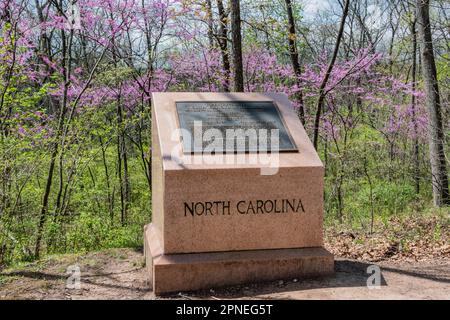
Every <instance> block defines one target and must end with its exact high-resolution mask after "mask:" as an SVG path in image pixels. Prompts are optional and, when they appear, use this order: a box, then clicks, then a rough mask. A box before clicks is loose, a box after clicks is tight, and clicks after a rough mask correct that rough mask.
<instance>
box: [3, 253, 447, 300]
mask: <svg viewBox="0 0 450 320" xmlns="http://www.w3.org/2000/svg"><path fill="white" fill-rule="evenodd" d="M369 265H370V264H369V263H364V262H361V261H355V260H348V259H337V260H336V264H335V269H336V273H335V275H334V276H330V277H326V278H321V279H307V280H300V279H285V280H283V281H281V280H280V281H274V282H273V281H272V282H269V283H263V284H252V285H246V286H234V287H229V288H224V289H218V290H207V291H202V292H195V293H180V294H176V295H172V296H169V297H164V299H450V258H442V259H436V260H434V261H432V262H430V261H427V262H413V263H406V262H383V263H379V264H378V265H379V266H380V267H381V274H382V276H381V286H380V289H368V288H367V286H366V282H367V278H368V276H369V274H367V273H366V272H367V267H368V266H369ZM69 266H78V267H79V268H80V272H81V289H67V288H66V281H67V277H68V274H66V271H67V268H68V267H69ZM0 299H156V297H155V296H154V295H153V293H152V292H151V291H150V290H149V289H148V286H147V275H146V273H145V269H144V267H143V256H142V252H140V251H139V250H133V249H113V250H106V251H101V252H95V253H88V254H86V255H63V256H56V257H50V258H48V259H46V260H44V261H40V262H37V263H32V264H28V265H25V266H21V267H20V268H15V269H9V270H3V271H2V272H0ZM158 299H161V298H158Z"/></svg>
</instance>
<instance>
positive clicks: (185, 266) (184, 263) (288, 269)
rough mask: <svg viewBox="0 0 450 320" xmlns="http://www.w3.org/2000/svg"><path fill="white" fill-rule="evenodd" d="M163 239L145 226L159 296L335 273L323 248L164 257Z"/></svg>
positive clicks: (151, 272)
mask: <svg viewBox="0 0 450 320" xmlns="http://www.w3.org/2000/svg"><path fill="white" fill-rule="evenodd" d="M159 239H160V235H159V233H158V230H157V229H156V228H155V227H154V226H152V225H151V224H150V225H148V226H146V227H145V231H144V254H145V262H146V266H147V270H148V272H149V276H150V282H151V286H152V288H153V292H154V293H155V294H163V293H170V292H179V291H191V290H199V289H210V288H214V287H223V286H228V285H237V284H244V283H251V282H260V281H268V280H276V279H292V278H302V277H311V276H324V275H330V274H332V273H333V272H334V257H333V255H332V254H331V253H330V252H328V251H327V250H325V249H324V248H322V247H318V248H300V249H269V250H248V251H226V252H208V253H182V254H164V253H163V250H162V247H161V245H160V240H159Z"/></svg>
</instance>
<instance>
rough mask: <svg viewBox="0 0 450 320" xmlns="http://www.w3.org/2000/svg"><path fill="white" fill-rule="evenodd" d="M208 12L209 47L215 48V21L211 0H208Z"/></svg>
mask: <svg viewBox="0 0 450 320" xmlns="http://www.w3.org/2000/svg"><path fill="white" fill-rule="evenodd" d="M206 12H207V15H208V17H207V19H208V21H207V22H208V42H209V48H210V49H214V38H213V37H214V23H213V12H212V4H211V0H206Z"/></svg>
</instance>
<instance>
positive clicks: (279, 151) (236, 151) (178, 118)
mask: <svg viewBox="0 0 450 320" xmlns="http://www.w3.org/2000/svg"><path fill="white" fill-rule="evenodd" d="M178 103H255V104H256V103H272V104H273V106H274V107H275V110H276V111H277V113H278V117H279V118H280V121H281V123H282V125H283V126H284V128H285V129H286V134H287V136H288V138H289V141H290V142H291V143H292V149H279V150H278V151H272V150H267V151H259V150H257V151H253V150H245V151H239V150H234V151H233V152H231V151H227V150H223V151H221V152H217V153H215V152H213V153H212V154H243V153H244V154H249V153H272V152H278V153H281V152H283V153H299V152H300V150H299V149H298V146H297V144H296V143H295V140H294V139H293V138H292V135H291V132H290V130H289V127H288V126H287V124H286V121H285V120H284V117H283V115H282V113H281V111H280V108H279V107H278V104H277V102H276V101H273V100H261V101H253V100H176V101H175V102H174V104H175V112H176V114H177V116H176V122H177V127H178V128H179V129H181V121H180V114H179V113H178V109H177V104H178ZM179 139H180V142H181V148H182V150H183V154H191V155H194V154H203V151H195V150H193V151H185V150H184V142H183V136H182V135H180V136H179Z"/></svg>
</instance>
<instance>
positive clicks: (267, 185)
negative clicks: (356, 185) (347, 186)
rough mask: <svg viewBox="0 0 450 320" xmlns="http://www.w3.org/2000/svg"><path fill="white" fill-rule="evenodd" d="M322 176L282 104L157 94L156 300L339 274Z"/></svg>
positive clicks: (149, 242)
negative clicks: (328, 246) (328, 236)
mask: <svg viewBox="0 0 450 320" xmlns="http://www.w3.org/2000/svg"><path fill="white" fill-rule="evenodd" d="M323 174H324V169H323V165H322V162H321V161H320V159H319V157H318V155H317V153H316V151H315V150H314V147H313V145H312V144H311V142H310V140H309V138H308V136H307V134H306V132H305V130H304V128H303V126H302V124H301V123H300V121H299V119H298V117H297V114H296V113H295V111H294V110H293V109H292V107H291V103H290V102H289V100H288V98H287V96H286V95H284V94H268V93H267V94H266V93H264V94H263V93H154V94H153V97H152V223H151V224H150V225H148V226H146V228H145V233H144V243H145V246H144V247H145V258H146V265H147V268H148V271H149V274H150V280H151V283H152V287H153V291H154V292H155V293H156V294H161V293H168V292H178V291H188V290H197V289H209V288H213V287H220V286H226V285H234V284H243V283H249V282H258V281H265V280H275V279H290V278H298V277H304V276H317V275H327V274H330V273H332V272H333V269H334V259H333V256H332V255H331V254H330V253H329V252H328V251H327V250H325V249H324V248H323V230H322V224H323Z"/></svg>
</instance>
